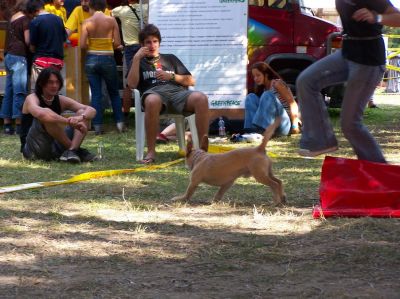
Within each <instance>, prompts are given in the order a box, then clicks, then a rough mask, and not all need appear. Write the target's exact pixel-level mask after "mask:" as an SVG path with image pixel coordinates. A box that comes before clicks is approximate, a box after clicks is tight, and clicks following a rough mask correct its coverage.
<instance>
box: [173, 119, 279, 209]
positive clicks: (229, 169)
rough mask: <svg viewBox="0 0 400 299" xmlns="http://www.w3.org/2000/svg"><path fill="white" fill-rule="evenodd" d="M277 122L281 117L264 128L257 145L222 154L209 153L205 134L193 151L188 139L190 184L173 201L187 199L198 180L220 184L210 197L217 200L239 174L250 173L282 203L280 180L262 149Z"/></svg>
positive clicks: (187, 155) (187, 158) (199, 181)
mask: <svg viewBox="0 0 400 299" xmlns="http://www.w3.org/2000/svg"><path fill="white" fill-rule="evenodd" d="M280 121H281V120H280V118H277V120H276V121H275V122H274V123H273V124H272V125H270V126H269V127H268V128H267V129H266V130H265V132H264V139H263V141H262V143H261V144H260V145H259V146H257V147H249V148H243V149H235V150H232V151H229V152H227V153H223V154H209V153H207V151H208V138H207V136H204V137H203V139H202V141H201V149H197V150H193V146H192V143H191V142H188V145H187V149H186V165H187V166H188V168H189V169H190V170H191V176H190V184H189V186H188V187H187V190H186V193H185V194H183V195H181V196H176V197H174V198H172V201H189V200H190V198H191V197H192V195H193V193H194V191H195V189H196V188H197V186H198V185H199V184H200V183H206V184H209V185H213V186H220V188H219V190H218V192H217V193H216V194H215V196H214V199H213V200H214V201H219V200H221V199H222V196H223V195H224V193H225V192H226V191H227V190H228V189H229V188H230V187H231V186H232V185H233V183H234V181H235V180H236V179H237V178H238V177H240V176H244V177H249V176H253V177H254V178H255V179H256V181H257V182H259V183H262V184H264V185H268V186H270V187H271V189H272V192H273V194H274V196H273V199H274V202H275V204H277V205H278V204H283V203H285V201H286V195H285V193H284V191H283V187H282V182H281V181H280V180H279V179H277V178H276V177H274V175H273V174H272V161H271V160H270V159H269V158H268V156H267V155H266V152H265V147H266V145H267V142H268V140H269V139H270V138H271V137H272V135H273V134H274V132H275V130H276V128H277V127H278V126H279V123H280Z"/></svg>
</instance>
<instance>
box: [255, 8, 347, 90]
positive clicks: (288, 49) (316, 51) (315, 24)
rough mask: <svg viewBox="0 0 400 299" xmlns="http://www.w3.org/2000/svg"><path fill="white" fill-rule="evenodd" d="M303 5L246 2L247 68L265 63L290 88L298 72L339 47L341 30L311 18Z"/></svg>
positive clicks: (333, 25) (326, 22)
mask: <svg viewBox="0 0 400 299" xmlns="http://www.w3.org/2000/svg"><path fill="white" fill-rule="evenodd" d="M303 2H304V1H303V0H295V1H293V0H292V1H289V0H275V1H271V0H268V1H264V0H249V25H248V42H249V46H248V55H249V65H251V64H253V63H254V62H257V61H265V62H267V63H269V64H270V65H271V66H272V68H274V69H275V70H276V71H277V72H278V73H279V74H280V75H281V76H282V77H283V78H284V80H285V81H286V82H287V83H288V84H290V85H291V86H292V87H294V83H295V81H296V78H297V76H298V75H299V74H300V72H301V71H303V70H304V69H305V68H307V67H308V66H309V65H310V64H312V63H313V62H315V61H317V60H319V59H321V58H323V57H324V56H326V55H327V54H329V53H331V51H333V50H335V49H336V48H339V47H340V45H341V37H340V30H341V28H339V27H338V26H337V25H335V24H333V23H331V22H328V21H326V20H323V19H320V18H317V17H315V16H314V15H313V14H312V12H311V10H310V9H307V8H306V7H304V5H303ZM248 89H249V90H252V89H253V81H252V79H251V77H250V74H249V75H248Z"/></svg>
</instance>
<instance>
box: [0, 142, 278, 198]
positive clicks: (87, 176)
mask: <svg viewBox="0 0 400 299" xmlns="http://www.w3.org/2000/svg"><path fill="white" fill-rule="evenodd" d="M233 149H235V148H234V147H231V146H219V145H213V144H211V145H210V146H209V148H208V151H209V152H210V153H226V152H228V151H231V150H233ZM179 154H180V155H182V154H183V156H184V155H185V153H184V152H183V153H181V152H179ZM268 156H270V157H277V155H275V154H273V153H268ZM184 160H185V159H184V158H179V159H177V160H174V161H171V162H165V163H161V164H154V165H146V166H142V167H138V168H128V169H116V170H100V171H92V172H85V173H81V174H78V175H75V176H73V177H71V178H69V179H66V180H59V181H48V182H37V183H28V184H21V185H14V186H6V187H2V188H0V194H4V193H11V192H15V191H22V190H29V189H37V188H44V187H53V186H58V185H65V184H73V183H77V182H82V181H88V180H91V179H99V178H104V177H110V176H114V175H119V174H127V173H134V172H141V171H151V170H156V169H162V168H166V167H169V166H171V165H175V164H178V163H180V162H182V161H184Z"/></svg>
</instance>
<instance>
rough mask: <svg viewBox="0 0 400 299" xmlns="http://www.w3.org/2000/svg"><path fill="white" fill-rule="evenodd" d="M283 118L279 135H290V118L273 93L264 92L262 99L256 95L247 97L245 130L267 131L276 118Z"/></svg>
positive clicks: (277, 131)
mask: <svg viewBox="0 0 400 299" xmlns="http://www.w3.org/2000/svg"><path fill="white" fill-rule="evenodd" d="M278 116H280V117H281V118H282V120H281V124H280V125H279V127H278V128H277V129H276V134H278V135H288V134H289V132H290V126H291V124H290V118H289V115H288V114H287V112H286V110H285V109H284V108H283V106H282V103H281V102H280V101H279V99H278V98H277V97H276V96H275V95H274V94H273V93H272V92H271V91H268V90H267V91H264V92H263V94H262V95H261V97H258V96H257V95H255V94H254V93H250V94H248V95H247V97H246V100H245V116H244V128H245V129H264V130H265V129H266V128H267V127H268V126H269V125H271V124H273V123H274V121H275V118H276V117H278Z"/></svg>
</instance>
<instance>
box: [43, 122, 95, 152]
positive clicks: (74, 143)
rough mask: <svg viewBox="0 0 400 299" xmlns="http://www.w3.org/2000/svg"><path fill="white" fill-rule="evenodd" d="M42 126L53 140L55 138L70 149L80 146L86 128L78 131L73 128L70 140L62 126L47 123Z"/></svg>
mask: <svg viewBox="0 0 400 299" xmlns="http://www.w3.org/2000/svg"><path fill="white" fill-rule="evenodd" d="M43 126H44V128H45V129H46V132H47V133H48V134H49V135H50V136H51V137H53V138H54V139H55V140H57V141H58V142H59V143H60V144H62V145H63V146H64V147H65V148H66V149H70V150H72V149H78V148H79V147H80V146H81V144H82V141H83V139H84V138H85V136H86V134H87V129H86V130H85V131H80V130H76V129H75V130H74V136H73V137H72V140H71V139H69V137H68V136H67V134H66V132H65V127H64V126H62V125H55V124H49V123H44V124H43ZM86 128H87V127H86Z"/></svg>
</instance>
